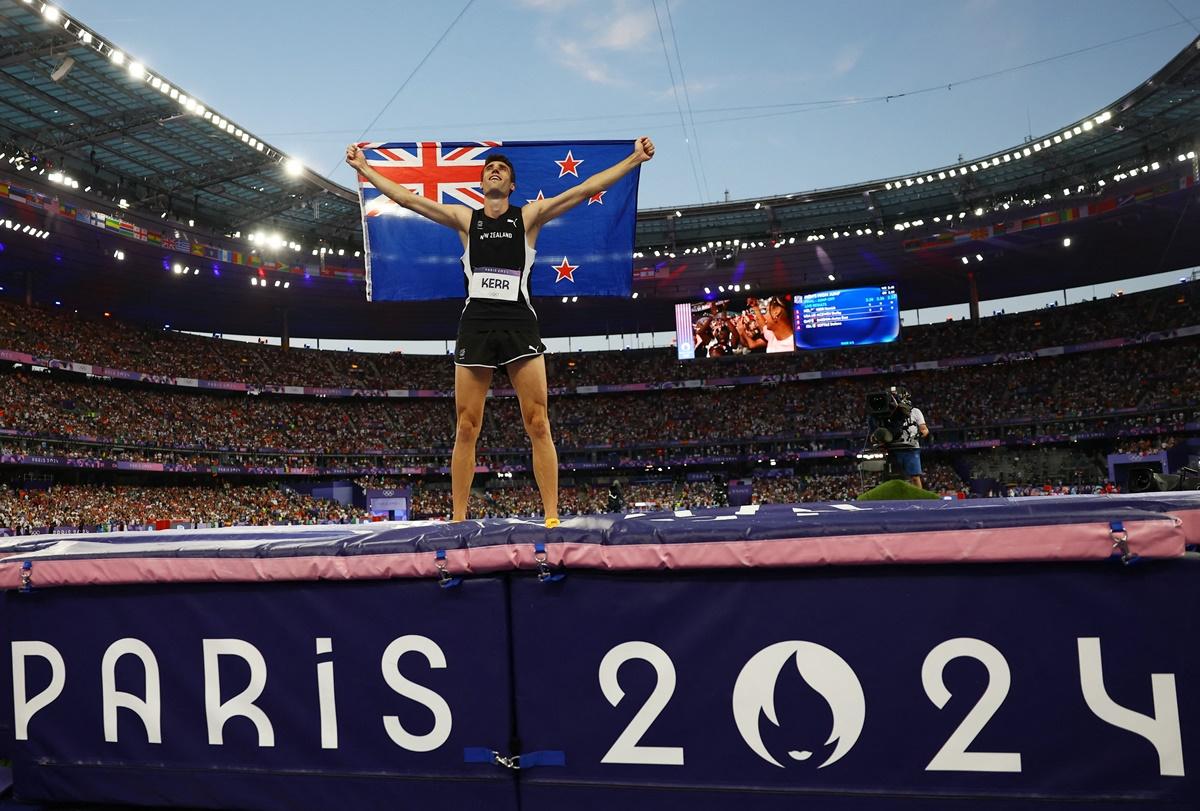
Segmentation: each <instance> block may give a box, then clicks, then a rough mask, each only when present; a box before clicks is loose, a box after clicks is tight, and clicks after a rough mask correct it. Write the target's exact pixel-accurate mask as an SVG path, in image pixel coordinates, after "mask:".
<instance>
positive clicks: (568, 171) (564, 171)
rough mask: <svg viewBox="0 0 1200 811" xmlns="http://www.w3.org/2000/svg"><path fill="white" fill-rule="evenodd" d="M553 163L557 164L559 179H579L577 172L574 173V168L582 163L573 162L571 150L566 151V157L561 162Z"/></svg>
mask: <svg viewBox="0 0 1200 811" xmlns="http://www.w3.org/2000/svg"><path fill="white" fill-rule="evenodd" d="M555 163H557V164H558V168H559V173H558V176H559V177H562V176H563V175H575V177H579V172H577V171H575V167H577V166H578V165H579V164H581V163H583V161H577V160H575V157H574V156H573V155H572V154H571V150H569V149H568V150H567V157H566V158H564V159H563V160H560V161H555Z"/></svg>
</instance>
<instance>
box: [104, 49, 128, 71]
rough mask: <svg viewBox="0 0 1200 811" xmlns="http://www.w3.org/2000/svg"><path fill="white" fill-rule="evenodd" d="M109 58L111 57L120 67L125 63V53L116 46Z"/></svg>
mask: <svg viewBox="0 0 1200 811" xmlns="http://www.w3.org/2000/svg"><path fill="white" fill-rule="evenodd" d="M108 58H109V59H111V60H112V63H113V64H114V65H116V66H117V67H120V66H121V65H124V64H125V54H123V53H121V52H120V51H118V50H117V49H116V48H113V49H112V50H111V51H110V52H109V54H108Z"/></svg>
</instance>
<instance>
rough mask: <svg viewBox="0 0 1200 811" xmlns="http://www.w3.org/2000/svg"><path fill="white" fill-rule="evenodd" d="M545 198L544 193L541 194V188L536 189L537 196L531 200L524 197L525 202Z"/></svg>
mask: <svg viewBox="0 0 1200 811" xmlns="http://www.w3.org/2000/svg"><path fill="white" fill-rule="evenodd" d="M545 199H546V195H544V194H542V190H541V189H538V196H537V197H535V198H533V199H532V200H530V199H529V198H528V197H526V198H525V202H526V203H536V202H537V201H538V200H545Z"/></svg>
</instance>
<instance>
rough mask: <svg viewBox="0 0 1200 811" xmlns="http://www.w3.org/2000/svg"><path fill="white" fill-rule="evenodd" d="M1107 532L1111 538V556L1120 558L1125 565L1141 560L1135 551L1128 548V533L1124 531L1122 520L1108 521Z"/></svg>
mask: <svg viewBox="0 0 1200 811" xmlns="http://www.w3.org/2000/svg"><path fill="white" fill-rule="evenodd" d="M1108 534H1109V536H1110V537H1111V538H1112V550H1113V551H1112V556H1113V557H1114V558H1120V560H1121V562H1122V563H1124V564H1125V565H1126V566H1132V565H1133V564H1135V563H1137V562H1138V561H1139V560H1141V558H1140V557H1138V555H1137V553H1135V552H1131V551H1130V550H1129V533H1128V532H1126V531H1125V524H1124V522H1122V521H1109V522H1108Z"/></svg>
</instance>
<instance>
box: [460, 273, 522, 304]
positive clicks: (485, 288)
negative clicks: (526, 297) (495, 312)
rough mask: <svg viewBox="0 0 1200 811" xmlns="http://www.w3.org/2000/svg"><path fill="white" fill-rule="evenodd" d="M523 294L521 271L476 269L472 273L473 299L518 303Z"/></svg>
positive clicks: (471, 289) (471, 292)
mask: <svg viewBox="0 0 1200 811" xmlns="http://www.w3.org/2000/svg"><path fill="white" fill-rule="evenodd" d="M520 292H521V271H519V270H511V269H509V268H474V269H473V270H472V271H471V288H470V294H471V298H473V299H475V298H488V299H497V300H499V301H516V300H517V296H518V295H519V294H520Z"/></svg>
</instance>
